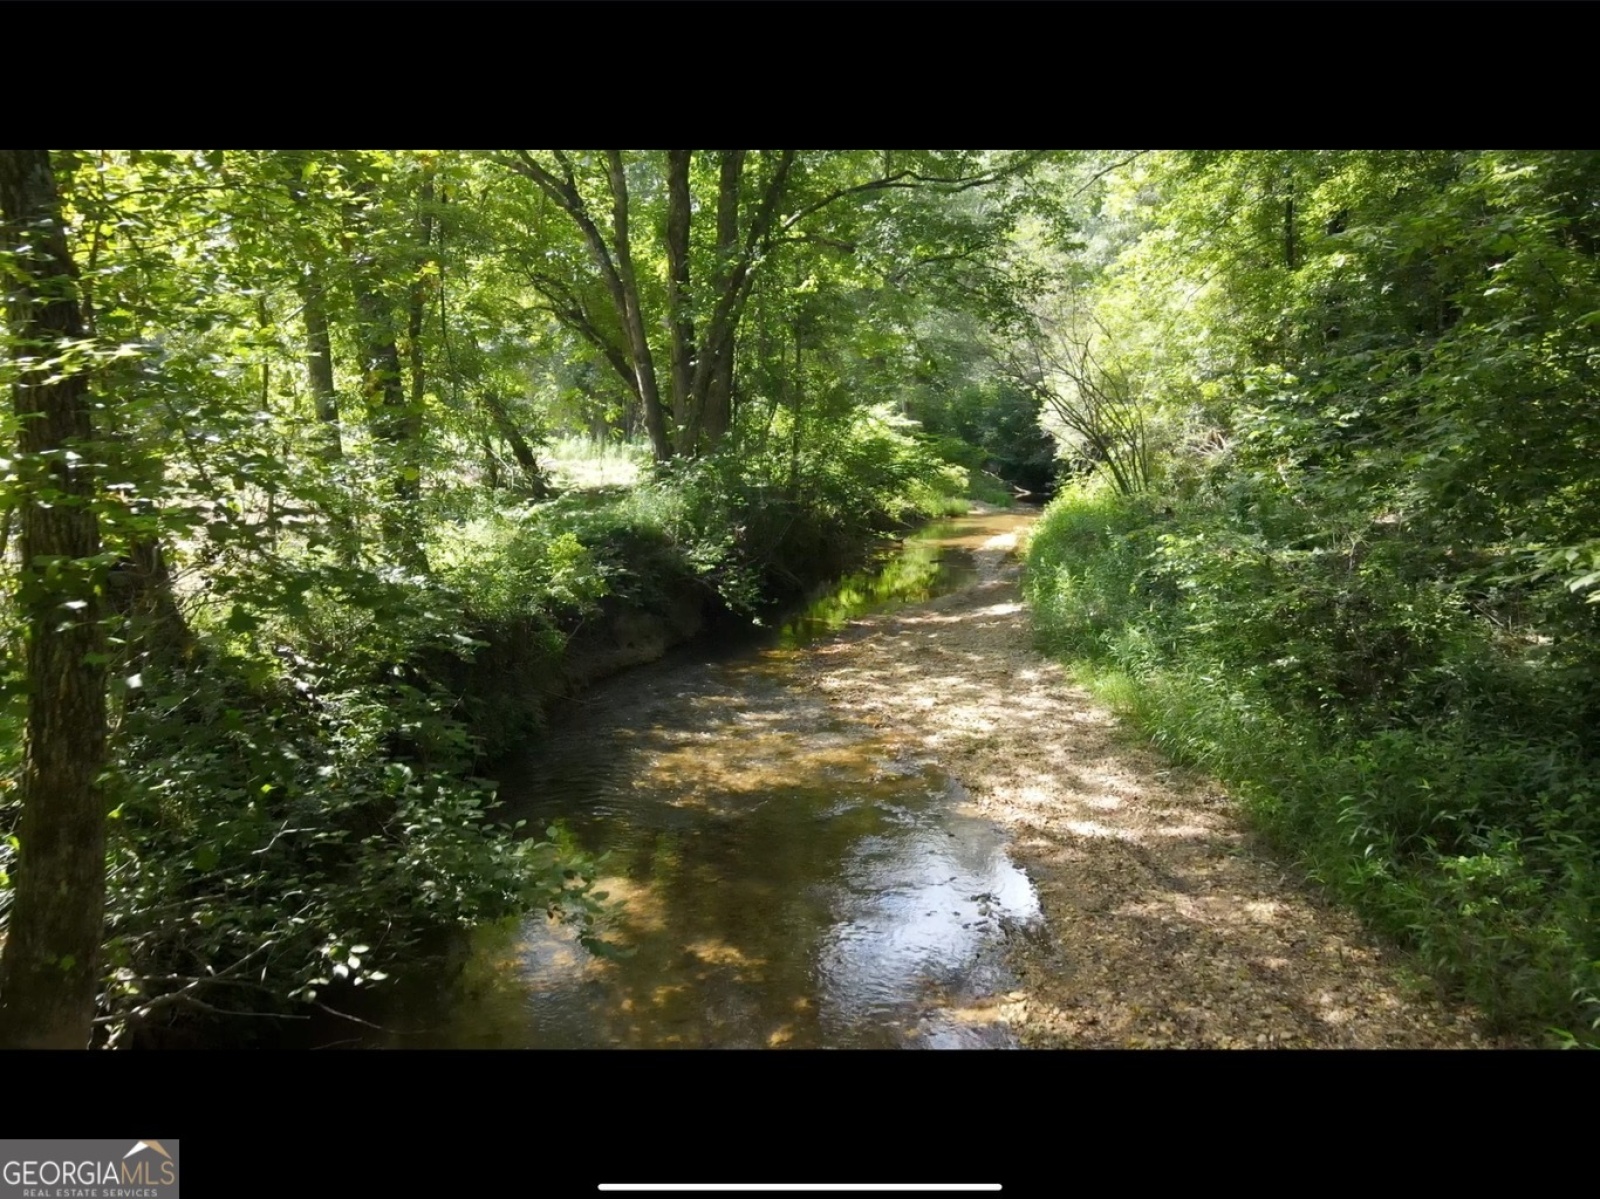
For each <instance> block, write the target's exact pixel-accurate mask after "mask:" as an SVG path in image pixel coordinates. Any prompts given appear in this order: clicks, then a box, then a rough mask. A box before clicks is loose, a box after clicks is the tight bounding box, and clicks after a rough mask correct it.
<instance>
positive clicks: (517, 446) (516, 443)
mask: <svg viewBox="0 0 1600 1199" xmlns="http://www.w3.org/2000/svg"><path fill="white" fill-rule="evenodd" d="M483 406H484V407H485V408H486V409H488V412H489V416H490V417H491V418H492V419H493V420H494V426H495V429H496V430H497V431H498V432H499V434H500V436H501V437H503V438H505V440H506V444H507V445H509V446H510V447H511V456H512V457H513V458H515V459H516V460H517V465H518V466H520V467H521V468H522V477H523V481H524V483H525V484H526V486H527V489H528V494H529V495H531V496H532V497H533V498H534V499H536V500H543V499H548V498H549V497H550V484H549V482H548V481H547V480H546V479H545V477H544V472H543V471H541V470H540V469H539V459H538V458H536V457H535V456H534V453H533V447H532V446H530V445H529V444H528V439H527V438H526V437H524V436H523V435H522V430H521V429H519V428H517V423H516V422H515V421H514V420H512V419H511V414H510V413H509V412H507V411H506V406H505V403H504V401H502V400H501V399H500V397H499V396H497V395H494V394H493V393H490V392H485V393H484V396H483Z"/></svg>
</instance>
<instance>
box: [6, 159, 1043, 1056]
mask: <svg viewBox="0 0 1600 1199" xmlns="http://www.w3.org/2000/svg"><path fill="white" fill-rule="evenodd" d="M1045 157H1046V156H1042V155H1037V154H1003V153H992V154H991V153H985V152H976V151H962V152H934V151H915V152H901V151H896V152H850V153H845V152H803V151H789V150H786V151H693V152H691V151H670V152H666V153H655V152H640V153H632V152H629V153H624V152H621V151H583V152H580V151H573V152H565V151H507V152H499V153H463V152H453V151H417V152H389V151H275V152H255V151H232V150H227V151H220V150H211V151H202V152H165V151H59V152H49V153H47V152H45V151H8V152H4V153H0V200H3V201H4V208H3V211H0V225H3V231H4V234H5V239H4V244H3V246H0V250H3V254H0V279H3V281H4V283H3V286H4V290H5V300H6V304H7V325H6V329H7V334H6V338H5V340H4V341H3V343H0V347H3V351H4V353H3V356H0V384H3V385H5V386H6V387H7V388H8V389H9V390H10V391H11V393H12V394H13V395H14V396H15V401H16V402H15V405H14V411H13V412H12V414H11V415H9V416H7V417H6V418H5V421H6V424H7V427H6V429H5V435H6V437H7V439H8V441H9V443H10V444H11V445H13V446H14V447H15V449H14V450H8V451H7V452H6V457H5V459H4V461H3V462H0V475H3V479H0V559H3V563H4V566H3V569H4V575H5V579H4V581H5V586H6V590H7V592H8V593H9V595H10V602H8V603H7V604H6V605H5V607H4V609H3V617H0V619H3V627H0V700H3V704H0V937H3V938H4V941H5V945H4V957H3V959H0V967H3V969H0V1044H6V1045H47V1044H48V1045H68V1046H71V1045H79V1046H81V1045H83V1044H85V1043H87V1042H88V1041H89V1040H90V1037H91V1031H92V1035H93V1036H94V1038H95V1039H96V1043H100V1044H109V1045H139V1044H148V1045H164V1044H188V1043H194V1042H195V1041H197V1040H198V1041H199V1042H201V1043H219V1042H222V1043H241V1042H244V1043H270V1042H271V1039H272V1037H273V1035H274V1034H273V1030H274V1029H275V1027H276V1026H277V1025H276V1022H275V1020H273V1019H263V1017H276V1018H303V1017H304V1016H305V1015H306V1013H307V1011H308V1010H309V1009H308V1008H307V1005H309V1004H317V1005H324V1006H332V1007H334V1008H335V1009H336V1010H343V1008H344V1005H346V1004H348V1003H349V1002H350V1001H351V999H352V997H353V996H354V995H355V994H356V992H355V991H354V988H356V987H361V988H363V991H362V992H361V993H362V994H366V993H370V991H371V989H372V988H373V987H374V986H375V985H379V984H384V983H385V982H387V981H388V980H389V979H391V978H393V977H396V976H398V975H399V974H402V973H405V972H406V971H408V970H414V969H416V968H417V967H418V964H419V961H420V958H419V955H420V954H422V953H423V952H424V947H425V946H428V945H432V944H435V943H437V941H438V934H439V933H440V932H441V931H445V930H450V929H459V928H462V927H466V926H470V925H475V924H479V923H482V922H486V921H496V920H500V919H503V918H506V917H510V916H513V915H517V914H521V913H527V912H537V911H540V910H547V911H549V912H550V913H551V914H552V915H553V916H556V917H558V918H561V919H564V920H567V921H570V922H572V923H573V924H574V925H576V927H577V929H578V930H579V933H580V935H581V936H583V937H584V938H586V943H588V944H591V945H593V946H595V947H597V948H603V947H601V946H598V943H597V942H595V941H594V939H593V929H594V927H595V925H594V917H595V915H596V914H597V912H598V911H599V910H600V909H599V905H600V904H601V903H603V899H604V897H603V896H600V895H597V894H595V892H594V890H593V883H592V879H593V877H594V873H595V864H594V863H593V862H591V861H590V860H589V859H588V858H586V857H585V855H583V854H582V853H580V852H579V851H578V850H577V848H576V847H575V846H574V845H573V844H572V843H570V842H569V841H568V840H567V839H566V838H565V837H564V836H563V835H562V834H561V832H560V830H559V829H551V830H539V829H522V830H517V829H513V828H508V827H506V822H505V820H504V819H503V818H502V816H501V814H500V812H499V811H498V810H497V807H496V784H495V783H494V782H493V781H492V780H491V779H489V778H486V777H484V776H485V775H487V774H492V772H493V770H494V767H495V764H496V762H497V760H498V759H499V758H500V757H502V756H503V755H505V754H506V753H508V752H510V751H512V750H517V749H521V748H523V747H525V746H528V745H530V744H532V741H533V739H534V738H535V737H536V736H537V734H538V732H539V730H540V728H541V726H542V723H543V718H544V713H545V711H546V709H547V708H548V706H549V705H550V704H551V702H552V701H553V700H555V699H557V698H558V697H560V696H561V695H563V694H566V693H567V692H569V691H570V690H571V689H572V688H573V687H574V686H577V685H580V684H581V683H582V682H584V681H586V680H588V679H591V678H594V677H597V676H598V675H599V674H601V673H605V672H606V671H608V670H612V669H616V668H618V667H620V666H622V665H625V664H628V663H629V662H633V661H640V660H644V659H645V658H647V657H648V656H650V654H651V653H659V652H660V649H661V647H662V646H664V645H665V644H670V643H671V642H672V641H673V640H677V639H682V638H684V637H687V636H689V635H692V634H693V633H694V631H695V630H696V629H698V628H700V627H701V626H702V624H704V623H705V622H706V621H709V620H714V619H730V618H731V619H744V620H752V619H766V618H767V617H769V616H771V615H772V614H773V613H774V612H775V611H776V610H777V609H778V607H779V606H780V605H783V604H786V603H791V602H793V601H795V600H797V599H798V598H800V597H801V596H803V595H805V594H806V593H808V592H809V591H810V590H811V589H812V588H813V587H814V586H815V585H816V584H817V583H818V582H819V581H821V580H823V579H825V578H827V577H830V576H834V575H837V574H840V573H843V572H845V571H848V570H850V569H853V568H855V567H857V566H859V565H860V564H861V563H862V561H863V560H864V559H865V557H866V556H867V554H868V553H869V551H870V549H871V546H872V545H873V543H874V542H875V541H876V540H877V539H878V538H879V537H881V536H882V535H884V534H888V533H892V532H894V531H896V530H900V529H904V528H905V527H906V526H907V525H908V524H909V523H910V522H913V521H915V520H918V519H920V518H921V517H923V516H925V515H929V514H933V513H938V512H948V511H951V510H953V509H955V508H958V507H960V506H961V505H962V504H963V503H964V500H963V498H962V495H963V492H964V490H965V487H966V484H967V481H968V475H967V472H966V470H965V468H964V467H962V466H954V465H952V464H951V461H950V459H949V457H948V455H947V454H946V453H945V452H944V449H942V448H941V444H942V443H938V442H936V441H935V439H933V438H932V437H930V436H929V435H928V434H926V433H925V432H923V431H922V429H921V427H920V425H919V424H918V422H917V421H916V420H915V419H914V412H913V411H912V410H913V409H914V408H915V406H916V402H917V401H918V400H919V399H926V398H927V397H928V396H929V395H932V394H933V392H931V391H930V390H929V388H928V387H926V386H924V387H922V388H921V390H920V391H918V392H917V393H916V394H915V395H913V394H912V391H913V389H912V388H910V387H909V385H908V384H907V383H906V382H905V380H906V379H907V378H908V376H909V374H910V371H909V369H908V364H910V363H913V362H916V363H923V364H929V366H930V369H936V368H937V366H938V361H939V358H940V351H939V349H938V348H937V347H936V346H929V345H925V344H924V341H925V340H926V338H925V337H924V334H923V330H925V329H926V328H928V327H930V326H931V325H934V324H939V323H941V322H943V323H946V324H948V323H949V322H950V321H953V320H956V319H957V317H956V316H955V315H952V314H954V313H956V312H957V310H958V309H962V308H963V307H964V308H965V309H966V310H970V311H976V310H979V309H982V308H983V307H984V306H986V305H987V306H990V307H992V306H995V305H1000V304H1003V303H1004V302H1005V297H1004V294H1003V292H1004V288H1003V286H1002V285H1001V283H1000V282H996V281H995V280H999V278H1000V276H999V275H998V274H997V273H996V272H995V271H994V270H993V269H992V268H991V267H990V265H989V264H988V261H987V258H986V254H985V251H986V249H987V248H989V247H994V246H997V245H1000V244H1002V243H1003V242H1004V241H1005V239H1006V238H1007V237H1008V236H1009V232H1010V230H1012V229H1013V228H1014V227H1015V225H1016V222H1017V220H1018V219H1019V215H1020V213H1021V212H1022V211H1023V210H1024V209H1025V208H1027V207H1028V206H1029V204H1030V203H1031V201H1029V200H1028V198H1027V192H1026V189H1025V188H1024V186H1023V184H1024V182H1025V180H1026V178H1027V177H1028V175H1029V172H1031V171H1032V170H1033V169H1035V168H1036V167H1037V165H1038V164H1039V163H1040V162H1042V161H1044V160H1045ZM991 276H993V278H992V279H991ZM986 279H989V280H990V282H988V283H984V280H986ZM965 319H973V318H971V317H970V316H969V317H968V318H965ZM624 628H626V629H627V630H630V632H629V634H628V636H629V637H633V638H634V639H635V640H637V641H638V642H639V644H623V642H624V641H625V640H626V638H625V637H624V635H623V632H622V630H623V629H624ZM641 630H643V632H641ZM25 728H26V729H27V730H28V733H27V736H26V737H25V736H24V729H25ZM30 822H31V823H30ZM524 834H537V835H524ZM62 893H68V894H71V895H72V896H73V901H72V902H71V903H66V904H63V903H59V902H57V901H56V900H55V899H54V898H53V897H55V896H58V895H60V894H62ZM102 896H103V898H102ZM91 1021H92V1022H93V1023H92V1025H91V1023H90V1022H91Z"/></svg>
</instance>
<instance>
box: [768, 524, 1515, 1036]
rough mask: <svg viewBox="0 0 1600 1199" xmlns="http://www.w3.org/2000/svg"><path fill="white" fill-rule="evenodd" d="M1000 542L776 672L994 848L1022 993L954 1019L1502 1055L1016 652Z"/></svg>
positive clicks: (1204, 799)
mask: <svg viewBox="0 0 1600 1199" xmlns="http://www.w3.org/2000/svg"><path fill="white" fill-rule="evenodd" d="M1016 541H1017V533H1016V531H1011V532H1006V533H1002V534H1000V535H998V536H990V537H987V538H985V539H983V544H975V545H973V546H972V547H970V548H971V549H972V550H973V551H974V552H975V554H976V556H977V560H978V562H979V570H980V574H979V580H978V582H977V583H976V584H975V585H973V586H971V587H969V588H967V589H965V590H963V591H960V592H957V593H955V594H952V595H947V596H944V597H942V598H940V599H935V600H932V601H930V602H928V603H925V604H920V605H917V606H915V607H913V608H906V609H901V610H898V611H895V612H893V613H887V614H880V615H877V616H869V617H866V618H863V619H859V620H856V621H854V622H852V624H851V626H850V628H849V630H848V631H847V632H846V633H844V634H843V635H841V636H840V637H839V638H838V639H836V640H835V641H833V642H831V643H828V644H824V645H820V646H817V647H814V648H813V649H812V651H811V652H810V653H808V654H807V655H805V657H804V658H803V659H801V660H799V661H797V662H796V663H795V671H796V681H797V683H802V682H803V684H804V685H807V686H809V687H811V688H813V689H815V690H816V691H817V692H819V693H820V694H822V695H824V696H826V697H827V698H828V699H829V700H830V701H831V702H833V703H835V704H837V705H838V706H840V707H841V708H842V709H845V710H848V711H849V712H851V713H852V714H853V715H855V716H857V717H862V718H865V719H867V720H868V721H869V722H870V723H872V724H873V725H875V726H876V727H877V728H878V729H879V731H880V732H881V733H882V734H884V735H885V736H886V737H889V738H891V739H893V740H897V741H899V742H901V743H902V744H903V745H904V746H905V750H906V752H907V753H910V754H914V755H917V756H919V757H920V756H930V757H933V758H935V759H936V760H937V761H938V762H939V764H940V765H941V766H942V767H943V768H944V769H945V770H946V771H947V772H948V773H950V774H952V775H954V776H956V777H957V778H959V779H960V780H961V782H962V783H964V784H965V786H966V788H967V790H968V791H969V792H970V795H971V800H970V802H971V804H972V806H973V809H974V811H975V813H977V814H981V815H982V816H984V817H985V818H987V819H990V820H992V821H994V822H995V823H997V824H998V825H1000V826H1002V827H1003V828H1005V829H1007V830H1009V831H1010V833H1011V835H1012V838H1013V843H1012V846H1011V853H1012V856H1013V857H1014V859H1015V860H1016V861H1017V862H1018V863H1019V864H1021V865H1022V866H1023V867H1024V869H1025V870H1026V871H1027V873H1028V874H1029V876H1030V877H1031V878H1032V880H1033V882H1034V885H1035V887H1036V888H1037V891H1038V895H1039V900H1040V904H1041V907H1042V909H1043V915H1044V921H1043V925H1042V928H1041V929H1040V930H1039V931H1038V932H1037V933H1035V934H1030V935H1017V936H1014V937H1013V939H1012V942H1011V947H1010V958H1011V966H1012V969H1013V970H1014V971H1015V973H1016V974H1017V975H1018V976H1019V977H1020V978H1021V979H1022V980H1023V982H1022V985H1021V986H1020V987H1019V988H1017V989H1014V990H1012V991H1010V992H1009V993H1007V994H1005V995H1001V996H996V997H994V998H993V999H990V1000H986V1001H982V1002H980V1003H978V1004H974V1005H969V1006H968V1007H967V1008H966V1009H965V1015H966V1018H967V1019H970V1020H973V1021H983V1022H988V1021H1004V1022H1006V1023H1007V1024H1009V1025H1011V1026H1012V1028H1013V1029H1014V1030H1015V1031H1016V1032H1017V1034H1018V1035H1019V1037H1020V1039H1021V1041H1022V1043H1023V1044H1024V1045H1028V1046H1037V1047H1069V1046H1082V1047H1139V1046H1172V1047H1193V1048H1223V1047H1269V1046H1282V1047H1307V1048H1309V1047H1363V1048H1366V1047H1395V1048H1421V1047H1473V1046H1484V1045H1491V1044H1506V1043H1507V1042H1504V1041H1499V1040H1496V1039H1494V1038H1492V1037H1490V1036H1488V1035H1487V1034H1486V1033H1484V1032H1483V1031H1482V1030H1481V1028H1480V1027H1479V1024H1478V1022H1477V1019H1476V1016H1475V1014H1474V1013H1473V1012H1472V1011H1471V1010H1469V1009H1466V1008H1463V1007H1459V1006H1456V1005H1452V1004H1448V1003H1444V1002H1441V1001H1440V1000H1439V999H1437V998H1436V997H1435V996H1434V995H1433V994H1432V989H1431V987H1430V986H1429V985H1428V984H1427V982H1426V981H1425V980H1421V979H1418V978H1416V977H1415V976H1413V975H1412V974H1410V972H1408V971H1407V969H1406V968H1405V964H1404V962H1403V960H1402V959H1401V957H1400V956H1399V955H1398V954H1393V953H1391V952H1389V951H1386V950H1384V949H1382V948H1380V947H1379V946H1377V945H1375V944H1374V943H1373V941H1372V940H1371V938H1369V937H1368V936H1366V935H1365V934H1364V933H1363V932H1362V930H1361V929H1360V927H1359V925H1358V924H1357V922H1356V920H1355V918H1354V917H1353V916H1352V915H1350V914H1348V913H1346V912H1344V911H1341V910H1338V909H1334V908H1330V907H1328V906H1326V905H1325V904H1323V903H1321V902H1320V901H1319V900H1318V899H1317V898H1316V897H1314V896H1313V895H1312V894H1310V893H1309V892H1308V890H1307V889H1306V888H1305V886H1304V885H1302V884H1299V883H1297V882H1296V881H1295V880H1294V879H1292V878H1291V877H1290V874H1289V872H1288V871H1287V870H1286V868H1285V867H1284V866H1283V865H1282V864H1281V863H1278V862H1276V861H1275V860H1274V859H1273V858H1272V857H1271V856H1270V855H1269V854H1268V853H1267V852H1266V851H1265V850H1264V849H1262V848H1261V847H1259V846H1257V845H1256V844H1254V843H1253V842H1252V840H1251V838H1250V837H1249V835H1248V834H1247V832H1246V830H1245V828H1244V827H1243V824H1242V822H1241V819H1240V817H1239V815H1238V814H1237V813H1236V812H1235V811H1233V809H1232V807H1231V805H1230V802H1229V800H1228V798H1227V796H1225V795H1223V794H1222V793H1221V792H1220V791H1219V790H1218V788H1217V787H1216V785H1215V784H1214V783H1211V782H1208V781H1207V780H1205V779H1203V778H1199V777H1196V776H1193V775H1191V774H1188V773H1185V772H1181V771H1177V770H1173V769H1170V768H1168V767H1166V766H1164V765H1163V763H1162V762H1161V761H1160V760H1159V759H1158V757H1157V756H1156V755H1155V753H1154V752H1153V751H1151V750H1150V749H1148V748H1146V747H1143V746H1140V745H1138V744H1136V743H1135V742H1134V740H1133V738H1131V737H1129V736H1128V735H1127V734H1126V733H1124V732H1122V731H1121V730H1119V729H1118V727H1117V725H1116V723H1115V721H1114V720H1113V718H1112V717H1111V716H1109V715H1108V714H1107V713H1105V712H1104V711H1103V710H1102V709H1100V708H1098V707H1097V706H1096V705H1095V704H1094V702H1093V701H1092V700H1091V699H1090V697H1089V696H1088V694H1087V693H1086V692H1085V691H1083V690H1082V689H1081V688H1080V687H1077V686H1076V685H1074V684H1073V683H1072V681H1071V679H1070V678H1069V677H1068V674H1067V672H1066V671H1065V670H1064V669H1063V668H1062V667H1061V666H1059V665H1057V664H1056V663H1054V662H1051V661H1050V660H1048V659H1046V658H1044V657H1043V656H1041V655H1040V654H1039V653H1037V652H1036V651H1035V650H1034V648H1033V644H1032V636H1031V631H1030V628H1029V623H1028V615H1027V612H1026V610H1025V608H1024V606H1023V604H1022V602H1021V597H1020V594H1019V588H1018V580H1019V576H1020V573H1021V566H1020V563H1019V562H1018V561H1017V560H1016V558H1015V556H1014V552H1015V549H1016Z"/></svg>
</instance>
